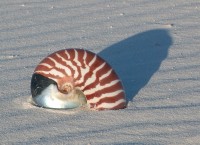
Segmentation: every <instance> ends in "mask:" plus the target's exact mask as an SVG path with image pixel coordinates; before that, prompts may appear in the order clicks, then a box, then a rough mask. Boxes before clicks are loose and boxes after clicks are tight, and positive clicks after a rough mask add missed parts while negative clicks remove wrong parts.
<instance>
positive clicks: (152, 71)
mask: <svg viewBox="0 0 200 145" xmlns="http://www.w3.org/2000/svg"><path fill="white" fill-rule="evenodd" d="M70 47H75V48H86V49H88V50H91V51H93V52H96V53H99V54H100V55H101V56H102V57H103V58H105V59H106V60H107V61H108V62H109V63H110V64H111V65H112V66H113V67H114V69H116V71H117V73H118V74H119V76H120V78H121V79H122V81H123V83H124V86H125V90H126V94H127V98H128V100H130V101H129V104H128V108H127V109H124V110H118V111H101V112H98V111H88V110H80V111H79V110H66V111H58V110H57V111H56V110H46V109H42V108H37V107H34V106H31V105H30V104H29V103H27V102H28V99H29V97H30V95H31V94H30V80H31V75H32V73H33V71H34V68H35V67H36V65H37V64H38V63H39V62H40V61H41V59H43V58H44V57H46V56H47V55H48V54H50V53H52V52H54V51H57V50H59V49H64V48H70ZM0 51H1V52H0V73H1V74H0V82H1V84H0V144H20V145H23V144H28V145H30V144H48V145H49V144H81V145H84V144H85V145H86V144H91V145H96V144H109V145H110V144H134V143H135V144H198V143H200V75H199V72H200V2H199V1H198V0H168V1H158V0H154V1H150V0H134V1H133V0H132V1H131V0H121V1H115V0H108V1H103V0H102V1H101V0H98V1H93V0H85V1H78V0H75V1H68V2H67V1H64V0H57V1H56V0H49V1H46V0H43V1H39V0H35V1H32V2H29V1H28V0H26V1H23V0H16V1H12V0H1V1H0Z"/></svg>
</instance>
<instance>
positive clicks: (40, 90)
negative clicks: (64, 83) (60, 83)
mask: <svg viewBox="0 0 200 145" xmlns="http://www.w3.org/2000/svg"><path fill="white" fill-rule="evenodd" d="M31 93H32V101H31V102H32V104H34V105H36V106H38V107H44V108H52V109H73V108H77V107H81V106H85V105H86V104H87V100H86V97H85V95H84V94H83V92H82V91H81V90H79V89H77V88H75V89H74V90H73V91H71V92H70V93H68V94H64V93H61V92H60V91H59V90H58V88H57V84H56V83H55V82H54V81H53V80H51V79H48V78H46V77H44V76H42V75H39V74H33V76H32V80H31Z"/></svg>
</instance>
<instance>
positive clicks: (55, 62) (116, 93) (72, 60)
mask: <svg viewBox="0 0 200 145" xmlns="http://www.w3.org/2000/svg"><path fill="white" fill-rule="evenodd" d="M35 73H38V74H41V75H43V76H45V77H48V78H50V79H52V80H54V81H55V82H57V85H58V89H59V90H60V91H61V92H66V90H63V88H65V87H63V86H67V91H70V89H73V88H78V89H80V90H81V91H83V93H84V95H85V96H86V99H87V103H88V106H89V107H90V108H92V109H96V110H105V109H122V108H125V107H126V99H125V93H124V90H123V86H122V84H121V81H120V80H119V78H118V76H117V75H116V73H115V72H114V70H113V69H112V68H111V66H110V65H109V64H108V63H107V62H105V61H104V60H103V59H102V58H100V57H99V56H97V55H96V54H94V53H92V52H90V51H87V50H84V49H66V50H60V51H57V52H55V53H53V54H51V55H49V56H48V57H46V58H45V59H44V60H42V61H41V63H40V64H39V65H38V66H37V67H36V69H35Z"/></svg>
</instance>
